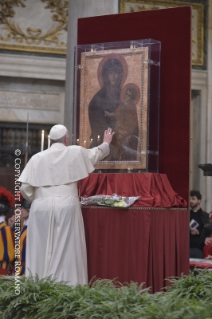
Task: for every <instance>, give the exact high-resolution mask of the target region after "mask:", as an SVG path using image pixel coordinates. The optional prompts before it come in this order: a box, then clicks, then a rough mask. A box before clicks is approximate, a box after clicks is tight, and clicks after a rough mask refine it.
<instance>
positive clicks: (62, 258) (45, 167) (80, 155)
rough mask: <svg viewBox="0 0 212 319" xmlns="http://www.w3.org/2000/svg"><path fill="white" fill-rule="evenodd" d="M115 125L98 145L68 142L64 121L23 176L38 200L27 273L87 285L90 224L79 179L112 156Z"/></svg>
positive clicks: (25, 188) (26, 192) (24, 188)
mask: <svg viewBox="0 0 212 319" xmlns="http://www.w3.org/2000/svg"><path fill="white" fill-rule="evenodd" d="M113 134H114V133H112V129H111V128H108V129H107V130H106V131H105V132H104V139H103V143H102V144H101V145H99V146H98V147H94V148H92V149H85V148H83V147H81V146H76V145H72V146H68V145H69V136H68V131H67V129H66V127H65V126H63V125H60V124H58V125H55V126H53V127H52V128H51V130H50V139H51V147H50V148H49V149H47V150H45V151H43V152H40V153H38V154H36V155H34V156H33V157H32V158H31V159H30V161H29V162H28V164H27V165H26V167H25V169H24V170H23V172H22V174H21V176H20V178H19V180H20V181H21V182H22V185H21V193H22V195H23V197H24V198H26V199H27V200H28V201H30V202H32V205H31V209H30V216H29V223H28V231H27V244H26V276H27V275H29V274H30V273H32V275H35V274H38V276H39V278H40V279H41V278H44V277H46V276H50V275H52V276H53V278H55V279H56V280H57V281H66V282H67V283H68V284H69V285H76V284H81V285H84V284H87V283H88V277H87V255H86V244H85V235H84V224H83V219H82V214H81V209H80V203H79V199H78V191H77V181H78V180H81V179H83V178H85V177H87V176H88V174H89V173H91V172H92V171H93V170H94V166H93V165H94V164H95V163H96V162H97V161H98V160H101V159H103V158H104V157H106V156H107V155H108V154H109V144H110V142H111V140H112V137H113Z"/></svg>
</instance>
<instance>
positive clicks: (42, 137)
mask: <svg viewBox="0 0 212 319" xmlns="http://www.w3.org/2000/svg"><path fill="white" fill-rule="evenodd" d="M43 147H44V130H42V132H41V152H43Z"/></svg>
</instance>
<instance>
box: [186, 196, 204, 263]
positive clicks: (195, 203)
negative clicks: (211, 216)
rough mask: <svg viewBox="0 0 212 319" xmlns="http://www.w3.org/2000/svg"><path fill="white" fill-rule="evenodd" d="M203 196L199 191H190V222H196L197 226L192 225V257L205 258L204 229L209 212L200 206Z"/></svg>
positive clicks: (190, 253)
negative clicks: (202, 242)
mask: <svg viewBox="0 0 212 319" xmlns="http://www.w3.org/2000/svg"><path fill="white" fill-rule="evenodd" d="M201 199H202V196H201V194H200V192H199V191H196V190H192V191H190V208H191V210H190V222H191V221H192V220H193V221H195V222H196V226H195V227H192V226H191V225H190V252H189V255H190V258H203V252H202V248H203V247H202V246H201V245H200V241H201V240H202V231H203V228H204V225H205V224H207V223H208V214H207V213H206V212H204V211H203V210H202V209H201V208H200V202H201Z"/></svg>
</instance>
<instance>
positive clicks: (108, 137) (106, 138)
mask: <svg viewBox="0 0 212 319" xmlns="http://www.w3.org/2000/svg"><path fill="white" fill-rule="evenodd" d="M114 134H115V132H113V130H112V128H110V127H108V129H107V130H106V131H105V132H104V138H103V142H106V143H108V144H110V143H111V141H112V139H113V135H114Z"/></svg>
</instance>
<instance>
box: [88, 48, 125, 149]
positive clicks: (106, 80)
mask: <svg viewBox="0 0 212 319" xmlns="http://www.w3.org/2000/svg"><path fill="white" fill-rule="evenodd" d="M126 78H127V63H126V60H125V59H124V58H123V56H121V55H120V54H115V53H113V54H108V55H107V56H105V57H104V58H103V59H102V60H101V62H100V64H99V67H98V80H99V83H100V86H101V89H100V90H99V91H98V92H97V93H96V94H95V95H94V96H93V98H92V99H91V101H90V104H89V122H90V127H91V136H90V138H91V139H92V147H94V146H97V145H99V144H100V143H101V142H102V140H103V135H104V131H105V130H106V129H107V128H108V127H111V128H112V129H113V130H114V129H115V127H116V121H117V119H116V118H115V117H109V116H105V112H108V113H113V112H115V111H116V109H117V108H118V107H119V105H120V103H121V100H120V95H121V88H122V86H123V84H124V82H125V80H126Z"/></svg>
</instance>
